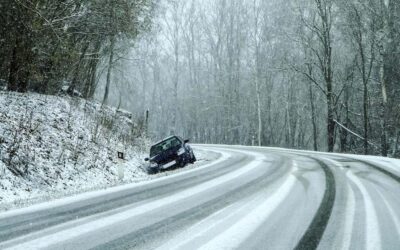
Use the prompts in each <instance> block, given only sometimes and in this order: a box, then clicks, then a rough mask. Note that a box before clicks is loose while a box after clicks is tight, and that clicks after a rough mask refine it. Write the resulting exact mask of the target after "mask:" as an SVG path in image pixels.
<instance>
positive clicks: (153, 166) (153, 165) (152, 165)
mask: <svg viewBox="0 0 400 250" xmlns="http://www.w3.org/2000/svg"><path fill="white" fill-rule="evenodd" d="M150 167H151V168H156V167H158V164H157V163H155V162H150Z"/></svg>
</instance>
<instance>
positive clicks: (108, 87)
mask: <svg viewBox="0 0 400 250" xmlns="http://www.w3.org/2000/svg"><path fill="white" fill-rule="evenodd" d="M114 46H115V36H112V37H111V38H110V57H109V61H108V70H107V82H106V88H105V90H104V97H103V102H102V105H107V104H108V94H109V92H110V83H111V72H112V68H113V61H114Z"/></svg>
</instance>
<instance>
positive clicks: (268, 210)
mask: <svg viewBox="0 0 400 250" xmlns="http://www.w3.org/2000/svg"><path fill="white" fill-rule="evenodd" d="M294 164H295V163H294ZM295 183H296V178H295V177H294V176H293V175H289V176H287V178H286V180H285V182H284V183H283V184H282V186H281V187H280V188H279V189H278V190H277V191H276V192H275V193H274V194H273V195H271V196H270V197H268V198H266V199H265V201H264V202H262V203H261V204H259V205H258V206H257V207H255V208H254V209H252V210H251V211H249V213H248V215H247V216H244V217H243V218H242V219H240V220H239V221H238V222H236V223H235V224H234V225H233V226H232V227H230V228H228V229H227V230H226V231H224V232H223V233H221V234H220V235H218V236H217V237H215V238H214V239H212V240H211V241H209V242H208V243H207V244H205V245H203V246H201V247H200V248H199V249H202V250H206V249H235V248H237V247H238V246H239V245H240V244H241V243H242V242H244V241H245V239H247V238H248V237H249V236H250V235H251V234H252V233H253V232H254V231H255V230H256V229H257V228H258V227H259V226H260V225H262V223H264V222H265V221H266V220H267V219H268V218H269V217H270V216H271V214H272V212H273V211H275V210H276V209H277V208H278V207H279V205H280V204H281V203H282V202H283V201H284V200H285V199H286V197H287V196H288V195H289V193H290V191H291V190H292V188H293V187H294V186H295Z"/></svg>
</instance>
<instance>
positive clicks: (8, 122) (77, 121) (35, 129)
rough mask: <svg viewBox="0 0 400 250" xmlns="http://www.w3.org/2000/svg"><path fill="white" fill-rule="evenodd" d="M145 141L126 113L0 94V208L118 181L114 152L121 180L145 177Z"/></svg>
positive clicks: (49, 98)
mask: <svg viewBox="0 0 400 250" xmlns="http://www.w3.org/2000/svg"><path fill="white" fill-rule="evenodd" d="M147 146H148V145H147V141H146V140H145V139H143V138H141V136H140V129H139V128H138V126H136V125H135V123H134V122H133V121H132V117H131V114H130V113H127V112H122V111H117V110H115V109H111V108H108V107H106V108H101V105H100V104H97V103H90V102H86V101H84V100H82V99H79V98H70V97H57V96H47V95H39V94H16V93H6V92H0V176H1V177H0V204H1V205H0V209H6V208H7V207H9V205H10V204H9V203H10V202H12V203H14V204H13V205H15V203H18V202H20V201H26V200H27V199H28V200H35V199H36V200H42V199H46V198H45V197H44V196H59V195H61V193H62V194H63V195H65V194H66V193H77V192H82V191H84V190H91V189H95V188H99V187H105V186H112V185H115V184H116V183H117V169H116V167H115V166H116V164H115V162H116V160H117V159H116V158H117V149H119V148H121V147H123V148H124V150H125V152H126V155H127V157H126V158H127V159H128V160H129V162H128V163H126V165H127V167H126V172H125V180H127V181H129V180H130V179H137V178H138V177H140V176H145V175H146V173H145V172H144V170H142V169H141V167H140V165H141V164H142V161H141V159H142V158H143V153H144V150H145V149H146V147H147Z"/></svg>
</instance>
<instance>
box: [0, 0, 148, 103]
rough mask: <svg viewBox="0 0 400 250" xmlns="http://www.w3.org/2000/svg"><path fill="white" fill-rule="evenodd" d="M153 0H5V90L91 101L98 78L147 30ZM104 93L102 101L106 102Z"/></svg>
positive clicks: (0, 69)
mask: <svg viewBox="0 0 400 250" xmlns="http://www.w3.org/2000/svg"><path fill="white" fill-rule="evenodd" d="M153 5H154V3H153V1H152V0H89V1H81V0H61V1H52V0H5V1H1V3H0V13H2V14H1V15H0V48H1V50H0V59H1V60H0V79H1V81H2V83H3V84H5V85H6V87H7V89H8V90H10V91H19V92H26V91H27V90H30V91H34V92H38V93H46V94H56V93H58V92H60V91H61V90H62V88H64V91H66V92H68V93H69V94H71V95H72V94H74V93H75V94H77V93H79V95H82V96H83V97H84V98H91V97H93V95H94V93H95V90H96V87H97V84H98V78H99V74H101V73H102V71H103V70H104V69H103V68H104V67H105V68H107V69H106V71H107V72H108V74H111V72H112V66H113V63H114V61H115V60H118V53H121V52H122V51H123V50H126V49H128V48H129V47H130V46H131V43H132V42H133V41H134V39H135V38H136V37H137V36H138V34H139V33H140V32H142V31H146V30H148V28H149V26H150V21H151V16H152V11H153V7H154V6H153ZM107 95H108V94H107V93H105V95H104V99H105V100H107V98H108V96H107Z"/></svg>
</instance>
